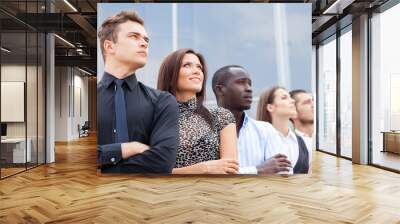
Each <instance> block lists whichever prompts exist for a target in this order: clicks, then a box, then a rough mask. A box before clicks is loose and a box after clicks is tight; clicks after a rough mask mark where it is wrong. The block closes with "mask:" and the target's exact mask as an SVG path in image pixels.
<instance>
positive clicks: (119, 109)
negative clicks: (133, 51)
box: [115, 79, 129, 143]
mask: <svg viewBox="0 0 400 224" xmlns="http://www.w3.org/2000/svg"><path fill="white" fill-rule="evenodd" d="M124 82H125V81H124V80H120V79H116V80H115V86H116V91H115V121H116V122H115V123H116V125H115V129H116V132H117V135H116V138H115V139H116V142H117V143H123V142H128V141H129V137H128V124H127V120H126V108H125V96H124V90H123V89H122V84H124Z"/></svg>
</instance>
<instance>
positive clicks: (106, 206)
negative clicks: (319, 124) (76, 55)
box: [0, 137, 400, 223]
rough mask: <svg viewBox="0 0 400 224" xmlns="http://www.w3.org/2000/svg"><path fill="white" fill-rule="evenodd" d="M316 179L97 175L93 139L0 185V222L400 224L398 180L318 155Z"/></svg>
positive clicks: (59, 150)
mask: <svg viewBox="0 0 400 224" xmlns="http://www.w3.org/2000/svg"><path fill="white" fill-rule="evenodd" d="M313 158H314V161H313V173H312V174H311V175H308V176H307V175H294V176H291V177H288V178H284V177H280V176H258V177H256V176H234V177H221V176H185V177H181V176H143V175H131V176H127V175H124V176H119V175H116V176H97V173H96V139H95V138H94V137H88V138H82V139H81V140H79V141H73V142H69V143H68V144H62V143H59V144H57V146H56V163H54V164H49V165H45V166H41V167H38V168H35V169H32V170H29V171H27V172H25V173H21V174H18V175H16V176H13V177H9V178H7V179H4V180H2V181H0V201H1V203H0V223H45V222H46V223H78V222H79V223H81V222H83V223H87V222H90V223H400V212H399V211H400V200H399V198H400V175H399V174H396V173H392V172H388V171H384V170H381V169H378V168H375V167H370V166H361V165H353V164H352V163H351V162H350V161H348V160H344V159H339V158H336V157H333V156H330V155H327V154H324V153H320V152H315V153H314V156H313Z"/></svg>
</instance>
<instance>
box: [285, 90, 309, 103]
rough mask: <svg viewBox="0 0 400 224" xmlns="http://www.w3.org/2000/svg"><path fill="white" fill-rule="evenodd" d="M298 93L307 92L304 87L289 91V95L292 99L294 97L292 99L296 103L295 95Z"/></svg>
mask: <svg viewBox="0 0 400 224" xmlns="http://www.w3.org/2000/svg"><path fill="white" fill-rule="evenodd" d="M300 93H308V92H307V91H305V90H304V89H295V90H292V91H290V93H289V94H290V97H292V99H294V101H295V102H296V103H297V98H296V96H297V95H299V94H300Z"/></svg>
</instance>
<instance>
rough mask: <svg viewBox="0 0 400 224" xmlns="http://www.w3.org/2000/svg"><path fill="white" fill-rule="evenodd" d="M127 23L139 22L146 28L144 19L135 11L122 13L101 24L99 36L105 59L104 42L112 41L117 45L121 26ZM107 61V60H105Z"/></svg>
mask: <svg viewBox="0 0 400 224" xmlns="http://www.w3.org/2000/svg"><path fill="white" fill-rule="evenodd" d="M127 21H132V22H137V23H139V24H140V25H142V26H144V21H143V19H142V18H141V17H140V16H139V15H138V14H137V13H136V12H135V11H122V12H120V13H118V14H116V15H113V16H110V17H108V18H107V19H106V20H104V22H103V23H102V24H101V27H100V30H99V32H98V33H97V36H98V37H99V39H100V48H101V53H102V54H103V58H104V41H105V40H111V41H112V42H114V43H116V42H117V40H118V32H119V25H120V24H122V23H125V22H127ZM104 60H105V58H104Z"/></svg>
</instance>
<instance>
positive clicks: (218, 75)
mask: <svg viewBox="0 0 400 224" xmlns="http://www.w3.org/2000/svg"><path fill="white" fill-rule="evenodd" d="M231 68H241V69H243V70H245V69H244V68H243V67H242V66H240V65H226V66H224V67H222V68H220V69H218V70H217V71H216V72H215V73H214V76H213V79H212V90H213V92H214V94H215V96H217V90H216V86H217V85H226V82H227V81H228V80H229V75H231V73H230V72H229V69H231ZM217 100H218V99H217Z"/></svg>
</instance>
